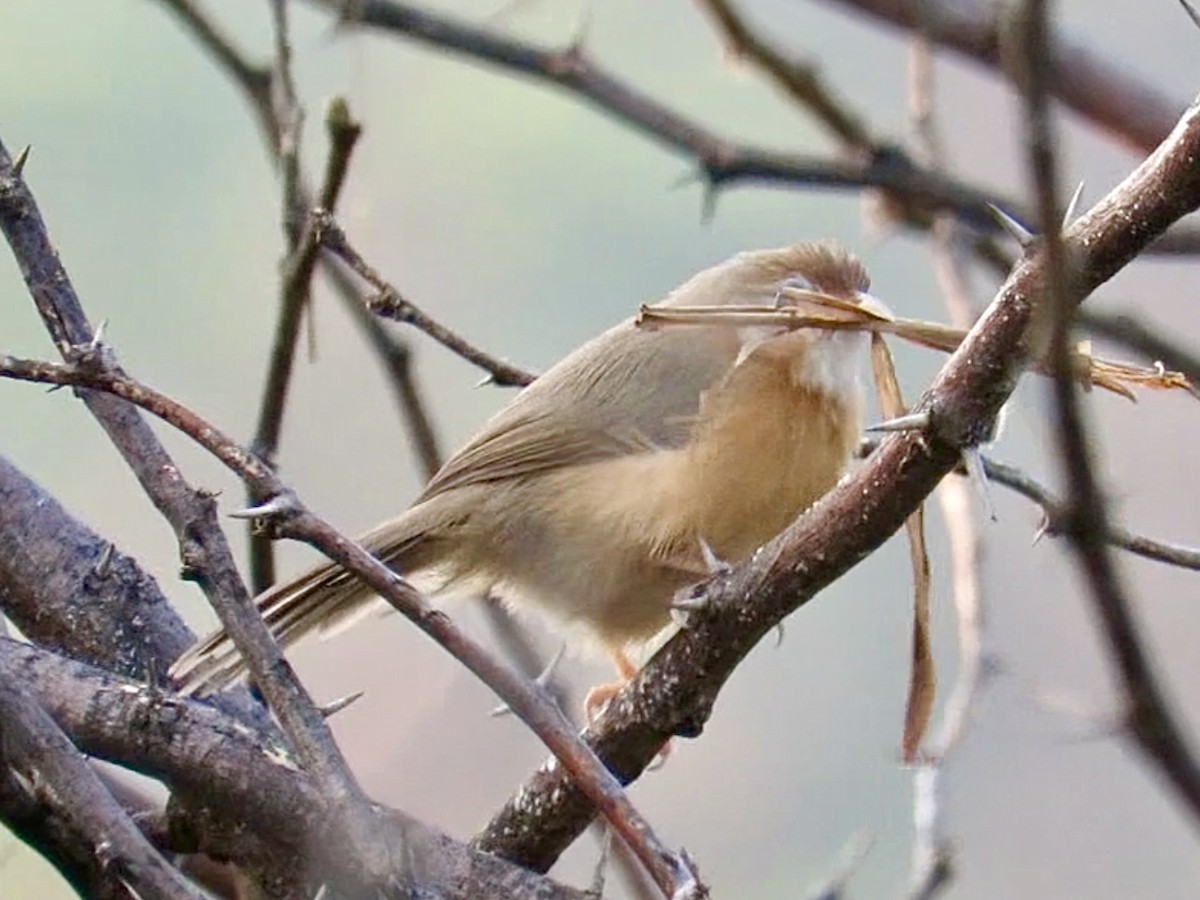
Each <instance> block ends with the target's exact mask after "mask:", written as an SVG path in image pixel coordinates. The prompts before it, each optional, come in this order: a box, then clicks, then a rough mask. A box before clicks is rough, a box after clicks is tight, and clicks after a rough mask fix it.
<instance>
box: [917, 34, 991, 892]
mask: <svg viewBox="0 0 1200 900" xmlns="http://www.w3.org/2000/svg"><path fill="white" fill-rule="evenodd" d="M908 95H909V110H910V118H911V120H912V122H913V126H914V129H913V130H914V132H915V133H916V135H917V140H918V146H919V148H920V152H921V153H922V156H923V157H924V160H925V162H926V164H927V165H929V166H930V167H931V168H933V169H935V170H937V171H944V170H945V169H946V166H947V160H946V159H945V150H944V142H943V141H942V139H941V133H940V130H939V129H938V123H937V121H936V115H935V112H936V111H935V109H934V101H933V98H934V95H935V91H934V57H933V52H932V48H931V47H930V43H929V40H928V38H927V36H926V35H925V34H924V33H923V32H918V33H917V34H915V35H914V37H913V40H912V45H911V46H910V48H909V91H908ZM958 230H959V226H958V224H957V222H955V220H954V219H953V218H952V217H950V216H946V215H940V216H938V217H937V219H936V220H935V221H934V223H933V228H932V232H931V235H932V240H931V242H930V250H931V253H932V254H933V264H934V272H935V274H936V276H937V281H938V286H939V287H940V288H941V293H942V298H943V300H944V302H945V304H946V309H947V310H948V311H949V313H950V321H951V322H952V323H953V324H954V325H955V326H957V327H960V328H968V327H969V326H970V324H971V322H972V320H973V319H974V318H975V312H974V310H973V308H972V303H971V301H970V296H969V289H968V286H967V272H966V263H965V260H963V258H962V253H961V252H960V248H959V244H958V239H957V238H958V236H957V231H958ZM968 452H969V453H973V452H976V451H975V450H968ZM937 500H938V506H939V508H940V509H941V512H942V517H943V519H944V520H945V522H946V534H947V537H948V539H949V544H950V566H951V583H952V585H953V594H952V596H953V598H954V609H955V613H956V615H957V625H958V672H957V674H956V676H955V681H954V687H953V689H952V690H951V692H950V696H949V699H948V700H947V702H946V704H945V708H944V709H943V710H942V717H941V722H940V723H939V726H938V729H937V731H935V732H934V733H933V734H932V735H931V737H930V738H929V740H928V741H926V743H925V744H924V745H923V746H922V747H921V753H920V759H919V760H918V762H917V765H916V767H915V770H914V772H913V851H912V857H913V861H912V874H911V877H910V880H909V897H910V898H912V900H929V898H932V897H934V896H936V895H937V894H938V893H939V892H940V891H941V890H942V889H943V888H944V887H946V886H947V885H948V884H949V882H950V880H951V878H952V876H953V871H954V856H955V851H954V842H953V840H952V839H951V837H950V835H949V834H948V831H947V827H946V803H945V796H944V795H945V791H946V778H945V774H946V769H947V766H948V764H949V762H950V757H951V755H952V754H953V753H954V751H955V750H956V749H957V748H958V746H959V744H960V743H961V741H962V739H963V737H964V735H965V734H966V731H967V728H968V726H969V724H970V721H971V718H972V715H973V713H974V711H975V708H976V705H977V703H978V700H979V695H980V693H981V691H982V687H983V684H984V675H985V673H986V669H985V661H984V649H983V627H984V608H983V580H982V578H981V574H980V570H981V568H982V556H983V538H982V536H981V535H980V528H979V518H980V517H979V514H978V511H977V510H976V509H975V508H974V507H975V504H973V503H972V491H971V485H970V484H968V482H967V480H966V479H963V478H947V479H943V481H942V483H941V484H940V485H939V486H938V489H937Z"/></svg>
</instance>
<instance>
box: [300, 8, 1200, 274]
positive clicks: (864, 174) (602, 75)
mask: <svg viewBox="0 0 1200 900" xmlns="http://www.w3.org/2000/svg"><path fill="white" fill-rule="evenodd" d="M309 2H310V3H312V4H315V5H317V6H320V7H323V8H325V9H327V10H329V11H330V12H331V13H333V14H335V15H337V16H338V17H339V18H340V19H341V20H342V21H344V22H347V23H349V24H358V25H363V26H366V27H369V28H373V29H378V30H380V31H384V32H386V33H389V34H394V35H397V36H399V37H402V38H406V39H408V40H412V41H414V42H416V43H419V44H425V45H428V46H432V47H435V48H438V49H441V50H444V51H446V52H448V53H449V54H452V55H454V54H457V55H461V56H464V57H466V58H468V59H471V60H477V61H479V62H484V63H487V64H489V65H492V66H495V67H497V68H500V69H503V70H506V71H509V72H513V73H516V74H519V75H523V76H526V77H528V78H532V79H534V80H535V81H539V82H542V83H544V84H548V85H553V86H555V87H558V88H560V89H561V90H563V91H566V92H567V93H569V94H572V95H573V96H575V97H577V98H578V99H580V100H583V101H584V102H586V103H588V104H590V105H592V106H594V107H596V108H598V109H600V110H601V111H603V112H605V113H607V114H609V115H610V116H612V117H613V118H614V119H616V120H617V121H618V122H620V123H622V124H623V125H626V126H628V127H629V128H632V129H634V130H635V131H638V132H640V133H641V134H643V135H645V136H646V137H648V138H650V139H652V140H654V141H656V142H658V143H659V144H662V145H663V146H665V147H666V148H667V149H669V150H672V151H673V152H675V153H678V154H680V155H682V156H684V157H686V158H688V159H689V160H692V161H693V162H694V163H695V165H696V167H697V174H698V176H699V178H700V179H701V180H702V181H703V182H704V183H705V184H706V186H707V187H708V188H709V190H710V191H716V190H718V189H721V188H725V187H730V186H733V185H737V184H770V185H775V186H780V185H782V186H790V187H797V188H813V187H817V188H822V187H823V188H843V189H846V188H851V189H853V188H879V189H882V190H884V191H887V192H889V193H893V194H895V195H896V196H898V197H901V198H903V199H904V201H905V203H906V204H908V205H909V206H910V207H911V208H912V209H914V210H923V211H925V213H926V215H927V216H931V215H932V213H934V212H937V211H949V212H953V213H954V214H955V215H956V216H957V217H958V218H959V220H960V221H962V222H963V223H965V224H967V225H969V226H970V227H971V228H972V229H974V230H975V231H976V232H979V233H983V234H993V233H995V232H996V231H997V225H996V222H995V220H994V219H993V218H992V216H991V214H990V212H989V211H988V204H995V205H997V206H999V207H1001V208H1002V209H1007V210H1011V211H1014V212H1019V211H1020V210H1021V209H1022V204H1018V203H1015V202H1013V201H1011V200H1010V199H1008V198H1001V197H998V196H997V195H995V194H994V193H992V192H989V191H986V190H981V189H978V188H976V187H974V186H972V185H969V184H966V183H963V182H960V181H957V180H954V179H950V178H946V177H942V176H939V175H938V174H937V173H935V172H932V171H930V170H929V169H928V168H925V167H922V166H919V165H916V164H915V163H913V162H912V160H910V159H908V158H907V156H906V155H905V154H904V153H902V152H900V153H898V152H896V148H894V147H890V148H889V147H887V146H886V145H883V146H882V147H881V151H880V152H878V153H875V154H873V155H871V156H870V158H868V159H861V160H849V159H848V160H829V159H825V158H817V157H812V156H807V155H804V154H796V153H780V152H775V151H771V150H767V149H764V148H761V147H756V146H751V145H748V144H745V143H742V142H739V141H736V140H732V139H728V138H725V137H722V136H720V135H718V134H716V133H715V132H713V131H712V130H711V129H709V128H707V127H706V126H705V125H703V124H702V123H700V122H697V121H695V120H693V119H689V118H687V117H686V116H684V115H682V114H681V113H679V112H677V111H675V110H674V109H672V108H670V107H669V106H667V105H666V104H663V103H661V102H659V101H658V100H655V99H653V98H652V97H650V96H648V95H646V94H644V93H642V92H641V91H640V90H639V89H638V88H636V87H634V86H632V85H631V84H629V83H627V82H625V81H622V80H621V79H620V78H618V77H617V76H616V75H614V74H612V73H610V72H608V71H607V70H605V69H604V68H602V67H601V66H599V65H597V64H596V63H595V62H593V61H592V60H591V59H590V58H589V57H588V56H587V54H586V53H585V52H584V51H583V48H582V47H580V46H577V45H572V46H568V47H566V48H564V49H561V50H560V49H551V48H545V47H540V46H537V45H535V44H532V43H528V42H525V41H521V40H517V39H515V38H511V37H508V36H505V35H502V34H499V33H497V32H494V31H490V30H488V29H486V28H482V27H478V26H474V25H470V24H467V23H464V22H461V21H457V20H455V19H453V18H451V17H450V16H446V15H443V14H441V13H437V12H434V11H432V10H428V9H424V8H422V7H419V6H416V5H414V4H411V3H406V2H401V0H355V2H353V3H349V4H348V3H346V2H345V0H309ZM1171 121H1173V119H1168V120H1167V123H1166V125H1165V128H1169V127H1170V122H1171ZM1161 133H1163V132H1162V131H1160V132H1159V134H1161ZM1152 143H1153V141H1152V142H1151V144H1152ZM914 221H915V220H914ZM928 221H930V220H929V219H926V220H925V224H923V225H921V226H920V227H923V228H924V227H928ZM1153 251H1154V252H1160V251H1163V252H1167V251H1169V252H1172V253H1195V252H1200V230H1198V229H1194V228H1182V229H1173V230H1172V232H1171V233H1170V234H1168V235H1167V237H1166V238H1165V239H1164V240H1163V241H1160V242H1158V243H1157V244H1156V245H1155V246H1154V247H1153ZM976 252H977V253H980V254H982V255H983V256H984V257H986V258H988V259H989V261H990V262H991V264H992V266H993V267H994V268H996V269H997V270H999V271H1007V269H1008V267H1009V265H1010V263H1011V260H1009V259H1007V258H1006V257H1004V256H1003V255H1001V254H998V252H995V248H992V249H991V251H989V249H988V248H987V247H984V246H979V245H977V246H976Z"/></svg>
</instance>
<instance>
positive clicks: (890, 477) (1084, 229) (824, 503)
mask: <svg viewBox="0 0 1200 900" xmlns="http://www.w3.org/2000/svg"><path fill="white" fill-rule="evenodd" d="M1196 159H1200V107H1198V106H1196V105H1193V106H1192V107H1190V108H1189V110H1188V111H1187V113H1186V114H1185V115H1184V117H1183V119H1181V120H1180V122H1179V124H1178V125H1177V126H1176V128H1175V130H1174V131H1173V132H1172V133H1171V135H1170V136H1169V137H1168V139H1167V140H1166V141H1165V142H1164V143H1163V145H1162V146H1161V147H1160V148H1159V149H1158V150H1157V151H1155V153H1153V154H1152V155H1151V156H1150V157H1149V158H1148V159H1147V160H1146V161H1145V162H1144V163H1143V164H1142V165H1141V166H1139V167H1138V168H1137V169H1136V170H1135V171H1134V172H1133V173H1131V174H1130V175H1129V176H1128V177H1127V178H1126V179H1125V181H1124V182H1122V184H1120V185H1119V186H1118V187H1117V188H1115V189H1114V190H1113V191H1112V192H1111V193H1110V194H1109V195H1108V196H1107V197H1105V198H1104V199H1102V200H1101V201H1100V202H1099V203H1097V204H1096V205H1095V206H1094V207H1093V208H1092V209H1091V210H1089V211H1088V212H1087V213H1086V214H1084V215H1083V216H1081V217H1080V218H1079V219H1078V220H1077V221H1076V222H1075V223H1074V224H1073V225H1072V226H1071V228H1070V229H1069V230H1068V232H1067V235H1066V241H1067V244H1068V246H1069V247H1070V250H1071V253H1072V256H1073V258H1075V259H1077V261H1078V262H1077V267H1078V276H1077V278H1076V279H1074V280H1073V281H1072V283H1071V285H1070V292H1069V294H1068V295H1067V297H1068V299H1069V301H1070V302H1071V304H1072V305H1076V304H1078V303H1079V302H1080V301H1082V300H1083V299H1084V298H1085V297H1087V296H1088V295H1089V294H1090V293H1091V292H1092V291H1094V290H1095V289H1096V288H1097V287H1098V286H1099V285H1100V284H1102V283H1103V282H1105V281H1107V280H1108V279H1109V278H1111V277H1112V276H1113V274H1114V273H1116V272H1117V271H1118V270H1119V269H1121V268H1122V267H1123V266H1125V265H1126V264H1127V263H1128V262H1129V261H1130V260H1132V259H1133V258H1134V257H1135V256H1137V255H1138V253H1140V252H1141V251H1142V250H1143V249H1144V248H1145V246H1146V245H1147V244H1148V243H1149V242H1150V241H1151V240H1153V238H1154V237H1155V236H1157V235H1158V234H1161V233H1162V231H1164V230H1165V229H1166V228H1167V227H1168V226H1169V225H1170V224H1171V223H1172V222H1174V221H1176V220H1177V219H1178V218H1180V217H1181V216H1183V215H1185V214H1187V213H1188V212H1191V211H1192V210H1194V209H1195V208H1196V206H1197V205H1200V165H1197V164H1196V163H1195V160H1196ZM1045 266H1046V261H1045V258H1044V256H1043V255H1041V254H1040V253H1035V254H1033V255H1030V256H1027V257H1026V258H1024V259H1022V260H1021V262H1020V263H1019V264H1018V265H1017V267H1016V268H1015V269H1014V270H1013V272H1012V274H1011V275H1010V276H1009V278H1008V279H1007V281H1006V282H1005V284H1004V285H1003V286H1002V287H1001V289H1000V291H999V292H998V293H997V295H996V298H995V300H994V301H993V302H992V304H991V306H990V307H989V309H988V311H987V312H986V313H985V314H984V315H983V316H982V317H981V318H980V319H979V321H978V322H977V323H976V325H975V327H974V328H973V329H972V331H971V333H970V335H969V336H968V338H967V340H966V341H965V342H964V343H963V345H962V346H961V347H960V348H959V349H958V351H956V352H955V353H954V355H953V356H952V357H951V358H950V360H949V361H948V362H947V364H946V365H945V366H944V367H943V369H942V371H941V374H940V375H939V376H938V377H937V379H936V380H935V381H934V383H933V384H932V385H931V386H930V388H929V389H928V390H927V391H926V392H925V395H924V396H923V397H922V399H921V401H920V402H919V403H918V404H917V406H916V410H917V411H921V410H928V411H929V412H930V414H931V420H932V423H933V424H932V426H931V428H930V429H929V430H928V431H927V432H925V433H920V434H913V433H909V434H900V435H897V436H894V437H892V438H889V439H888V440H885V441H884V442H883V444H882V445H881V446H880V448H879V450H877V451H876V452H875V453H874V454H873V455H872V456H871V458H870V459H869V460H868V461H867V463H866V465H865V466H864V467H863V468H862V469H861V470H859V471H858V472H857V473H855V474H854V475H853V476H852V477H851V478H849V479H847V480H846V481H845V482H843V483H842V484H840V485H839V486H838V487H837V488H835V489H834V490H833V491H832V492H830V493H829V494H828V495H826V497H825V498H824V499H823V500H821V501H820V502H819V503H818V504H817V505H816V506H814V507H813V508H812V509H811V510H809V512H808V513H806V514H805V515H804V516H803V517H802V518H801V519H800V520H799V521H798V522H796V523H795V524H794V525H793V526H792V527H791V528H789V529H788V530H787V531H786V532H785V533H784V534H783V535H781V536H780V537H779V538H777V539H776V540H775V541H772V542H771V543H770V544H768V545H767V546H766V547H765V548H764V549H763V550H761V551H760V552H759V554H758V555H757V556H756V557H755V559H754V560H753V561H751V562H750V563H748V564H746V565H744V566H742V567H740V568H739V569H737V570H736V571H735V572H734V573H733V575H732V576H730V577H728V578H718V579H717V580H715V581H714V582H712V583H711V584H710V586H709V591H708V598H709V601H710V603H709V609H708V611H707V613H706V614H704V615H699V616H697V617H696V618H695V621H694V622H693V623H691V624H690V625H689V628H688V629H686V630H685V631H682V632H681V633H680V634H678V635H676V636H675V637H674V638H673V639H672V640H671V641H669V642H668V643H667V644H666V645H665V646H664V647H663V648H662V650H660V651H659V653H658V654H657V655H656V656H655V657H654V658H653V659H652V660H651V661H650V662H649V663H648V664H647V665H646V666H645V667H644V668H643V669H642V671H641V672H640V673H639V675H638V676H637V677H636V678H635V679H634V681H633V682H632V683H631V684H630V685H629V686H628V687H627V688H626V689H625V690H624V691H623V692H622V693H621V694H620V695H618V697H617V698H616V699H615V700H614V701H613V702H612V703H611V704H610V705H609V707H608V709H607V710H606V712H605V713H604V714H603V715H602V716H601V717H600V718H599V720H597V721H596V722H594V723H592V725H591V726H590V727H589V728H588V729H587V731H586V736H587V739H588V741H589V742H590V743H591V744H592V746H594V747H595V748H596V749H597V751H598V753H599V754H600V757H601V758H602V759H603V760H604V761H605V762H606V763H607V764H608V765H609V766H610V768H612V769H613V771H615V772H617V773H618V775H619V776H620V777H621V778H622V779H623V780H626V781H628V780H633V779H634V778H636V777H637V776H638V775H639V774H640V773H641V772H642V771H643V770H644V768H645V767H646V766H647V765H648V764H649V763H650V761H651V760H652V759H653V756H654V754H655V753H656V752H657V748H658V746H660V744H661V742H662V740H663V739H664V738H666V737H668V736H670V735H671V734H684V735H694V734H697V733H699V731H700V730H701V729H702V728H703V726H704V722H705V720H706V719H707V717H708V715H709V713H710V711H711V708H712V704H713V702H714V701H715V699H716V696H717V693H718V692H719V691H720V689H721V687H722V685H723V684H724V682H725V680H726V679H727V678H728V676H729V674H730V673H731V672H732V671H733V669H734V668H735V667H736V665H737V664H738V662H740V660H741V659H742V657H743V656H744V655H745V654H746V653H747V652H749V650H750V649H751V647H753V646H754V645H755V644H756V643H757V641H758V640H759V639H760V638H761V637H762V636H763V635H764V634H766V633H767V632H768V631H769V630H770V629H772V628H773V627H774V626H775V625H776V624H777V623H778V622H779V621H781V620H782V618H783V617H784V616H786V615H788V614H790V613H791V612H793V611H794V610H795V609H796V608H797V607H799V606H801V605H803V604H804V603H806V602H807V601H808V600H809V599H811V598H812V597H813V596H814V595H815V594H816V592H817V591H819V590H820V589H822V588H824V587H825V586H827V585H828V584H830V583H831V582H832V581H833V580H835V579H836V578H838V577H839V576H841V575H842V574H844V573H845V572H846V571H847V570H848V569H849V568H851V567H852V566H853V565H855V564H856V563H858V562H859V561H861V560H862V559H863V558H865V557H866V556H867V555H868V554H869V553H870V552H871V551H872V550H874V549H875V548H876V547H878V546H879V545H880V544H881V543H882V542H883V541H884V540H886V539H887V538H888V537H889V536H890V535H891V534H892V533H893V532H894V531H895V530H896V529H897V528H899V527H900V525H901V524H903V522H904V520H905V519H906V518H907V517H908V516H909V515H910V514H911V513H912V511H913V510H914V509H915V508H916V506H917V505H918V504H919V503H920V502H921V501H922V500H923V499H924V498H925V497H926V496H927V495H928V494H929V493H930V492H931V491H932V490H933V489H934V487H935V486H936V485H937V484H938V482H940V481H941V479H942V478H943V477H944V476H945V475H946V473H948V472H949V471H950V470H951V469H952V468H953V467H954V466H955V465H957V463H958V461H959V458H960V456H961V453H962V450H963V449H964V448H967V447H971V446H973V445H974V444H975V443H977V442H979V441H980V440H984V439H986V438H987V437H988V436H989V435H990V434H991V431H992V425H993V421H994V418H995V416H996V415H997V413H998V412H999V410H1000V407H1001V405H1002V404H1003V403H1004V401H1005V400H1006V399H1007V398H1008V396H1009V395H1010V393H1011V391H1012V390H1013V387H1014V386H1015V384H1016V381H1017V378H1018V377H1019V375H1020V373H1021V371H1022V369H1023V367H1024V366H1025V364H1026V363H1027V361H1028V358H1029V355H1028V349H1027V345H1026V338H1027V334H1026V332H1027V328H1028V326H1029V324H1030V321H1031V315H1032V313H1033V311H1034V309H1035V308H1038V307H1039V306H1040V305H1041V303H1042V302H1044V296H1045V295H1044V293H1043V290H1044V288H1043V286H1044V284H1045V278H1046V268H1045ZM593 815H594V811H593V809H592V807H591V805H590V804H589V803H588V802H587V800H586V799H584V798H583V797H582V795H581V794H580V793H579V792H578V791H576V790H574V789H573V788H572V787H571V785H570V784H569V783H568V782H567V781H566V780H565V779H564V778H563V777H562V776H561V774H559V773H557V772H555V771H554V769H553V767H547V766H545V765H543V767H542V768H541V769H540V770H539V771H538V772H537V773H536V774H535V775H533V776H532V777H531V778H530V779H529V780H528V781H527V782H526V783H525V784H524V785H523V786H522V787H521V789H520V790H519V791H518V793H517V794H516V795H515V796H514V798H513V799H511V800H510V801H509V803H508V804H507V805H506V806H505V808H504V809H503V810H501V812H500V813H499V814H498V815H497V816H496V817H494V818H493V820H492V822H491V823H490V824H489V825H488V827H487V829H485V831H484V832H483V833H481V834H480V835H479V836H478V838H477V842H478V845H479V846H481V847H483V848H484V849H489V850H492V851H493V852H497V853H500V854H501V855H503V856H505V857H507V858H509V859H513V860H514V861H518V862H521V863H523V864H525V865H529V866H532V867H534V868H538V869H544V868H545V867H547V866H549V865H550V864H551V863H552V862H553V861H554V860H555V859H556V858H557V857H558V854H559V853H561V852H562V850H563V848H564V847H566V846H567V844H569V843H570V842H571V840H573V839H574V837H575V836H576V835H577V834H578V833H579V832H580V831H581V830H582V829H583V828H584V827H586V825H587V823H588V822H589V821H590V820H591V818H592V816H593Z"/></svg>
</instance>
